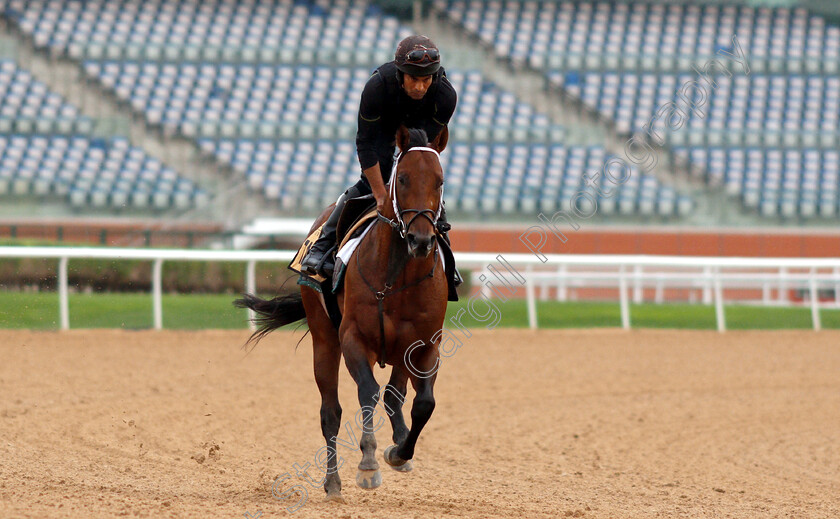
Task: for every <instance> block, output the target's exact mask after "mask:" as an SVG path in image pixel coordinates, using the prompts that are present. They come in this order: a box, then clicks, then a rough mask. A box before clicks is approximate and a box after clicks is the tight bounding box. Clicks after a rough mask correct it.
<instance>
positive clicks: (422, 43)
mask: <svg viewBox="0 0 840 519" xmlns="http://www.w3.org/2000/svg"><path fill="white" fill-rule="evenodd" d="M394 63H396V65H397V69H398V70H399V71H400V72H402V73H404V74H409V75H411V76H431V75H432V74H434V73H436V72H437V71H438V70H440V51H439V50H438V48H437V45H435V44H434V43H433V42H432V40H430V39H429V38H427V37H425V36H421V35H419V34H416V35H414V36H409V37H408V38H406V39H404V40H403V41H401V42H400V43H399V45H397V52H396V53H395V54H394Z"/></svg>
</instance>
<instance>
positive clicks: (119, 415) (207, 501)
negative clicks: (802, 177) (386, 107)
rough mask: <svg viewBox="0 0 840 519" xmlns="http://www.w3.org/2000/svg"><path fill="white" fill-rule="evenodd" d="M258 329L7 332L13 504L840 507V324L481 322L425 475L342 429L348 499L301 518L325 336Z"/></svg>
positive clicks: (489, 511)
mask: <svg viewBox="0 0 840 519" xmlns="http://www.w3.org/2000/svg"><path fill="white" fill-rule="evenodd" d="M246 335H247V334H246V333H245V332H228V331H226V332H221V331H208V332H198V333H193V332H130V331H72V332H69V333H52V332H51V333H35V332H10V331H3V332H0V354H2V361H0V517H3V518H8V517H37V518H44V517H114V516H129V517H133V516H140V517H196V518H197V517H229V518H236V517H239V518H241V517H261V518H262V519H269V518H275V517H289V516H292V517H300V518H305V517H318V518H354V519H355V518H380V517H381V518H392V517H400V518H403V517H407V518H427V517H430V518H441V517H470V518H484V517H517V518H523V519H524V518H533V517H587V518H607V517H614V518H630V517H645V518H648V517H691V518H696V517H733V518H742V517H743V518H753V517H796V518H800V517H835V518H836V517H840V334H839V333H837V332H821V333H813V332H808V331H792V332H730V333H727V334H725V335H718V334H717V333H714V332H687V331H680V332H672V331H633V332H629V333H625V332H621V331H614V330H601V331H540V332H536V333H534V332H528V331H513V330H493V331H486V330H485V331H483V332H482V333H478V332H477V333H475V334H474V336H473V337H472V338H471V339H469V340H468V341H467V342H466V343H465V344H464V346H463V347H462V348H461V349H460V350H458V352H457V353H456V354H455V356H453V357H450V358H447V359H445V360H444V363H443V366H442V368H441V372H440V377H439V379H438V384H437V388H436V394H437V409H436V410H435V414H434V416H433V417H432V420H431V421H430V423H429V425H428V426H427V428H426V430H425V431H424V433H423V435H422V436H421V438H420V442H419V444H418V449H417V455H416V458H415V470H414V472H412V473H408V474H402V473H396V472H394V471H392V470H390V469H389V468H387V467H386V466H385V465H384V463H382V470H383V472H382V475H383V479H384V483H383V485H382V487H380V488H379V489H377V490H374V491H364V490H361V489H359V488H357V487H356V485H355V482H354V478H355V467H356V465H357V464H358V461H359V459H360V453H359V452H354V451H352V450H350V449H349V448H346V447H341V446H340V447H339V455H341V456H342V458H343V459H344V460H345V464H344V466H343V467H342V469H341V471H340V474H341V477H342V480H343V482H344V497H345V498H346V500H347V504H345V505H338V504H335V503H325V502H323V491H322V490H321V489H320V488H312V487H309V492H308V499H307V501H306V503H305V504H304V505H303V506H302V507H301V508H300V509H299V510H298V511H296V512H295V513H293V514H289V513H288V512H287V511H286V510H285V509H286V507H290V506H292V505H294V503H295V502H296V501H297V499H296V498H294V499H293V498H289V499H286V500H283V501H280V500H278V499H275V498H273V497H272V496H271V484H272V481H273V480H274V478H275V477H276V476H278V475H280V474H282V473H285V472H289V473H291V474H294V473H295V468H294V466H295V464H297V465H298V466H300V467H303V466H305V464H306V463H307V462H309V463H310V464H311V465H310V470H309V474H310V475H311V476H313V477H314V478H318V477H319V476H318V474H319V472H318V471H317V469H314V468H313V467H314V459H313V458H314V457H315V453H316V452H317V451H318V449H319V448H321V446H322V445H323V444H322V441H323V440H322V438H321V433H320V425H319V418H318V408H319V405H320V400H319V396H318V392H317V389H316V387H315V383H314V380H313V375H312V368H311V348H310V342H309V338H308V337H307V338H306V339H304V341H303V343H302V344H301V345H300V347H299V348H298V349H297V351H295V343H296V341H297V339H298V338H299V337H300V335H301V332H298V333H296V334H294V335H293V334H291V333H286V332H283V333H275V334H274V335H272V336H270V337H269V338H268V339H267V340H265V341H263V343H262V344H260V346H259V347H258V348H257V349H256V350H255V351H254V352H252V353H251V354H250V355H247V356H246V355H244V354H243V352H242V351H241V350H240V349H239V346H240V345H241V344H242V342H243V340H244V339H245V337H246ZM376 373H377V378H378V379H379V381H380V383H382V384H384V383H385V382H386V381H387V378H386V376H385V374H384V373H383V372H382V371H381V370H379V369H378V368H377V371H376ZM341 377H342V388H341V391H342V393H341V398H342V404H343V407H344V417H343V418H342V422H348V421H350V420H352V415H353V413H354V412H355V410H356V409H357V408H358V402H357V400H356V398H355V386H354V385H353V384H352V381H351V379H350V377H349V375H348V374H347V372H346V371H345V370H344V368H342V375H341ZM340 437H348V438H349V436H348V433H347V432H346V430H343V432H342V435H340ZM377 437H378V440H379V452H378V456H379V457H380V459H381V451H382V448H384V447H385V446H387V445H388V444H389V443H390V441H389V438H390V426H388V427H386V428H385V429H383V430H382V431H381V432H379V434H378V435H377ZM380 463H381V462H380ZM293 484H298V485H303V486H307V485H308V483H305V482H303V480H301V479H298V478H297V477H295V478H293V479H289V480H287V481H286V482H284V483H283V484H282V485H279V486H278V492H279V491H280V490H282V489H289V488H291V485H293ZM260 513H261V514H262V515H260Z"/></svg>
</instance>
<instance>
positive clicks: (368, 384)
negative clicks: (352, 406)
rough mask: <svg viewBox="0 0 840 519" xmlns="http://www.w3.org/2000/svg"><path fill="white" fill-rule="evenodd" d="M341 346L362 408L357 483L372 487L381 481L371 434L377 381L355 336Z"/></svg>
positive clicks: (348, 338)
mask: <svg viewBox="0 0 840 519" xmlns="http://www.w3.org/2000/svg"><path fill="white" fill-rule="evenodd" d="M341 348H342V351H343V352H344V362H345V363H346V364H347V370H348V371H350V375H351V376H352V377H353V380H355V381H356V385H357V386H358V388H359V406H360V407H361V411H362V439H361V441H360V442H359V446H360V447H361V449H362V461H361V462H360V463H359V471H358V472H357V473H356V484H357V485H359V486H360V487H361V488H365V489H374V488H377V487H378V486H379V485H381V484H382V474H381V473H380V472H379V463H377V461H376V436H374V433H375V432H376V429H374V425H373V415H374V413H375V412H376V409H375V408H376V400H377V398H378V397H379V385H378V384H377V383H376V379H375V378H374V376H373V370H372V369H371V364H370V361H369V360H368V358H367V356H366V355H365V350H364V348H363V347H362V346H361V342H360V341H358V339H356V338H355V337H352V338H350V337H347V336H345V338H344V339H343V341H342V345H341Z"/></svg>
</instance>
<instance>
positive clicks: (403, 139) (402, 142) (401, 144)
mask: <svg viewBox="0 0 840 519" xmlns="http://www.w3.org/2000/svg"><path fill="white" fill-rule="evenodd" d="M408 140H409V135H408V129H407V128H406V127H405V126H403V125H402V124H401V125H400V127H399V128H397V147H398V148H399V149H400V151H401V152H402V153H405V152H406V151H408Z"/></svg>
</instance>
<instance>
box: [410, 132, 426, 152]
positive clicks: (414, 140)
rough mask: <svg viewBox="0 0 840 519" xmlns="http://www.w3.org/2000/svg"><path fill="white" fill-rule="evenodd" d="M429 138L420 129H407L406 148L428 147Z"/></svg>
mask: <svg viewBox="0 0 840 519" xmlns="http://www.w3.org/2000/svg"><path fill="white" fill-rule="evenodd" d="M428 145H429V136H428V135H426V130H423V129H421V128H408V147H409V148H414V147H415V146H428Z"/></svg>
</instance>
